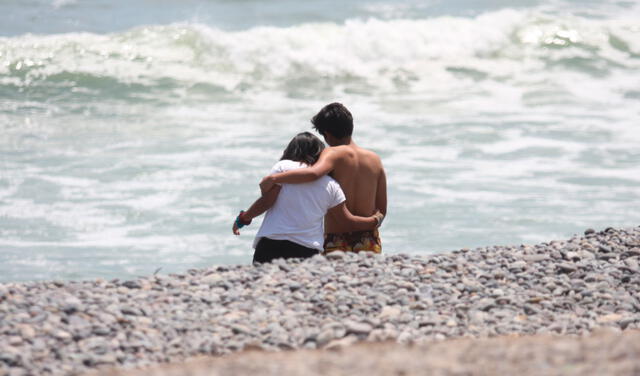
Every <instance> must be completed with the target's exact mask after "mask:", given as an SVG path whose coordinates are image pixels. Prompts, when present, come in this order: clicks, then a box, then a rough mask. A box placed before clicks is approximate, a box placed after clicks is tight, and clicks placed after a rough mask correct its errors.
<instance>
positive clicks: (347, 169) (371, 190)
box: [319, 142, 387, 233]
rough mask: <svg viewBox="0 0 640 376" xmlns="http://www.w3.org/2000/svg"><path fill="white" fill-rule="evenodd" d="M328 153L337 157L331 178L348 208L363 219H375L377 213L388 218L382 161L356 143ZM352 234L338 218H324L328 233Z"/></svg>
mask: <svg viewBox="0 0 640 376" xmlns="http://www.w3.org/2000/svg"><path fill="white" fill-rule="evenodd" d="M325 153H329V154H334V155H333V156H332V157H331V158H335V163H334V164H333V166H334V168H333V170H332V172H331V176H332V177H333V178H334V179H336V180H337V181H338V183H340V187H342V190H343V191H344V194H345V196H346V198H347V208H349V210H350V211H351V212H352V213H353V214H355V215H360V216H369V215H373V214H374V213H375V212H376V210H380V211H381V212H382V214H386V211H387V202H386V201H387V200H386V177H385V173H384V169H383V168H382V162H381V161H380V157H378V156H377V155H376V154H375V153H374V152H372V151H369V150H366V149H363V148H361V147H359V146H358V145H356V144H355V143H354V142H351V143H350V144H349V145H340V146H334V147H331V148H328V149H326V151H325ZM321 158H322V157H321ZM319 162H320V161H319ZM351 230H352V229H351V228H350V227H348V225H346V224H344V223H341V222H340V221H338V219H337V218H334V217H333V216H331V215H327V216H326V217H325V232H327V233H341V232H349V231H351Z"/></svg>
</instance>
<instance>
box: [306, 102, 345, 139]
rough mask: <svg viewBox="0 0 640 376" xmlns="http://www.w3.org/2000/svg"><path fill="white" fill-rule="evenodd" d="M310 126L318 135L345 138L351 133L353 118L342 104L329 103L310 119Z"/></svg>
mask: <svg viewBox="0 0 640 376" xmlns="http://www.w3.org/2000/svg"><path fill="white" fill-rule="evenodd" d="M311 124H313V128H315V129H316V130H317V131H318V133H320V134H321V135H323V136H324V135H325V133H326V132H329V133H331V135H332V136H333V137H335V138H339V139H342V138H345V137H347V136H351V134H352V133H353V116H351V112H349V110H347V108H346V107H345V106H344V105H343V104H342V103H337V102H335V103H329V104H328V105H326V106H324V107H322V109H321V110H320V112H318V113H317V114H316V116H314V117H313V118H311Z"/></svg>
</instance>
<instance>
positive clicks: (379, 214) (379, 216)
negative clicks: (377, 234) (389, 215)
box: [373, 210, 384, 228]
mask: <svg viewBox="0 0 640 376" xmlns="http://www.w3.org/2000/svg"><path fill="white" fill-rule="evenodd" d="M373 217H374V218H375V219H376V222H377V224H376V228H378V227H380V226H381V225H382V221H383V220H384V214H382V212H380V210H378V211H376V213H375V214H374V215H373Z"/></svg>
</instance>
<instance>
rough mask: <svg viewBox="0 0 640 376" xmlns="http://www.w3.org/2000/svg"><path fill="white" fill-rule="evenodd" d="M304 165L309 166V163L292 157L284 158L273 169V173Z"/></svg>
mask: <svg viewBox="0 0 640 376" xmlns="http://www.w3.org/2000/svg"><path fill="white" fill-rule="evenodd" d="M302 167H307V165H306V164H304V163H301V162H296V161H292V160H290V159H283V160H280V161H278V162H277V163H276V164H275V165H274V166H273V168H272V169H271V170H272V173H277V172H285V171H289V170H295V169H298V168H302Z"/></svg>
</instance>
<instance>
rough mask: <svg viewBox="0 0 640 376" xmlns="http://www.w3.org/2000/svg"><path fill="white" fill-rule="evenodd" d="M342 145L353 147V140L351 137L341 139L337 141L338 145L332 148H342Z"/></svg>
mask: <svg viewBox="0 0 640 376" xmlns="http://www.w3.org/2000/svg"><path fill="white" fill-rule="evenodd" d="M343 145H347V146H355V145H356V143H355V142H354V141H353V139H352V138H351V137H345V138H342V139H340V140H338V143H337V144H335V145H333V146H343Z"/></svg>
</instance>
